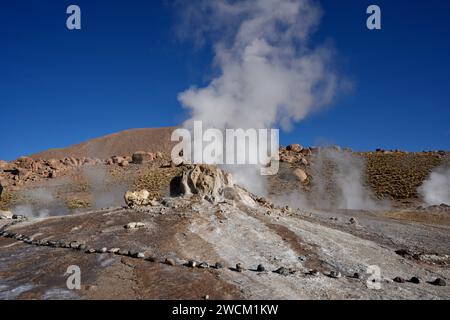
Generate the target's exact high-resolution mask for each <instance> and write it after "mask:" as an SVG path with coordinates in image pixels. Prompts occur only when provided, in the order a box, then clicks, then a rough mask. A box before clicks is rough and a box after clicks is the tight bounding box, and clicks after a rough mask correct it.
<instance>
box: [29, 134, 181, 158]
mask: <svg viewBox="0 0 450 320" xmlns="http://www.w3.org/2000/svg"><path fill="white" fill-rule="evenodd" d="M174 129H175V127H163V128H144V129H130V130H125V131H121V132H117V133H113V134H110V135H106V136H103V137H99V138H95V139H92V140H88V141H85V142H82V143H79V144H75V145H72V146H69V147H66V148H58V149H49V150H47V151H43V152H39V153H35V154H33V155H31V156H30V157H32V158H34V159H62V158H65V157H75V158H82V157H91V158H100V159H106V158H109V157H111V156H114V155H131V154H132V153H134V152H136V151H140V150H142V151H148V152H157V151H161V152H170V150H171V147H172V145H173V142H171V141H170V136H171V134H172V131H173V130H174Z"/></svg>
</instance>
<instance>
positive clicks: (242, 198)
mask: <svg viewBox="0 0 450 320" xmlns="http://www.w3.org/2000/svg"><path fill="white" fill-rule="evenodd" d="M170 194H171V196H181V197H192V196H198V197H200V198H201V199H204V200H207V201H209V202H211V203H216V202H221V201H224V200H225V199H227V200H231V201H236V202H240V203H243V204H246V205H249V206H253V205H255V201H254V200H253V197H252V195H251V194H250V193H249V192H247V191H246V190H244V189H243V188H241V187H239V186H237V185H235V184H234V183H233V178H232V176H231V174H230V173H227V172H225V171H223V170H221V169H220V168H218V167H216V166H213V165H206V164H200V165H188V166H186V167H185V169H184V170H183V171H182V173H181V174H180V175H178V176H176V177H175V178H173V179H172V181H171V182H170Z"/></svg>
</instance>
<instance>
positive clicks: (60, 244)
mask: <svg viewBox="0 0 450 320" xmlns="http://www.w3.org/2000/svg"><path fill="white" fill-rule="evenodd" d="M21 221H22V220H14V221H13V222H11V223H9V224H7V225H5V226H3V227H2V228H1V229H0V236H1V237H4V238H10V239H15V240H17V241H21V242H23V243H26V244H30V245H36V246H44V247H51V248H65V249H72V250H78V251H82V252H84V253H88V254H92V253H100V254H104V253H111V254H115V255H120V256H126V257H130V258H136V259H142V260H146V261H150V262H159V263H163V264H166V265H170V266H176V265H177V263H176V261H175V260H174V259H172V258H163V259H160V260H158V258H156V257H152V256H150V257H146V256H145V254H144V253H143V252H137V251H129V250H122V249H120V248H111V249H107V248H106V247H103V248H101V249H93V248H89V247H88V246H87V245H85V244H83V243H78V241H71V242H66V241H63V240H43V239H42V240H33V239H32V238H31V237H28V236H25V235H23V234H19V233H14V232H8V231H5V229H6V228H7V227H10V226H12V225H14V224H17V223H19V222H21ZM178 265H180V266H185V267H190V268H196V267H197V268H201V269H207V268H214V269H223V268H225V266H224V265H223V264H222V263H221V262H216V263H215V264H214V265H210V264H209V263H207V262H200V263H199V262H197V261H195V260H189V261H188V262H187V263H183V264H178ZM228 269H229V270H232V271H236V272H243V271H244V270H245V269H244V267H243V266H242V264H241V263H238V264H236V267H235V268H232V267H229V268H228ZM252 271H256V272H265V271H266V269H265V267H264V266H263V265H262V264H259V265H258V266H257V268H256V269H254V270H252ZM272 272H274V273H277V274H280V275H282V276H288V275H290V274H294V273H296V270H292V269H288V268H285V267H280V268H278V269H276V270H273V271H272ZM319 274H320V272H319V271H318V270H315V269H314V270H310V271H309V272H307V273H306V275H310V276H318V275H319ZM326 275H327V276H329V277H331V278H340V277H341V276H342V275H341V273H340V272H339V271H331V272H330V273H329V274H326ZM350 277H351V278H354V279H362V277H361V275H360V274H359V273H355V274H354V275H352V276H350ZM393 281H394V282H397V283H404V282H407V280H404V279H403V278H400V277H396V278H394V279H393ZM408 282H411V283H416V284H418V283H420V279H419V278H417V277H412V278H411V279H410V280H409V281H408ZM429 283H430V284H433V285H436V286H446V282H445V281H444V280H443V279H441V278H436V279H435V280H434V281H432V282H429Z"/></svg>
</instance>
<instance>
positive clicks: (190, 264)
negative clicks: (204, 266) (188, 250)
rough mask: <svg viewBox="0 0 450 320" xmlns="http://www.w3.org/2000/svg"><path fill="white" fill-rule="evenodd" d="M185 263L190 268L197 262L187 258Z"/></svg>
mask: <svg viewBox="0 0 450 320" xmlns="http://www.w3.org/2000/svg"><path fill="white" fill-rule="evenodd" d="M187 265H188V267H190V268H195V267H196V266H197V262H195V261H194V260H189V261H188V263H187Z"/></svg>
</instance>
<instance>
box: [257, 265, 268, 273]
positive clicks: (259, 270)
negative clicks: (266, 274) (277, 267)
mask: <svg viewBox="0 0 450 320" xmlns="http://www.w3.org/2000/svg"><path fill="white" fill-rule="evenodd" d="M256 271H258V272H263V271H266V268H264V266H263V265H262V264H258V266H257V267H256Z"/></svg>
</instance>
